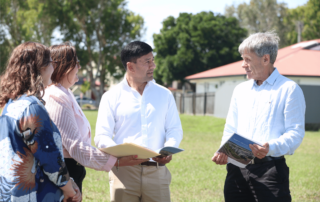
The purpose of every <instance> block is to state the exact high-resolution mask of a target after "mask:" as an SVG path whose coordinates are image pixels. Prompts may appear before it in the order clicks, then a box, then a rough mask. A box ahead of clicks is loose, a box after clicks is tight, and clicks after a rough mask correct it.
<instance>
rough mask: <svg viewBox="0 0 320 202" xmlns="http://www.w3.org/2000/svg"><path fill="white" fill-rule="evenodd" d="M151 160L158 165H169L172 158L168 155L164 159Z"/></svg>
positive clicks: (154, 158)
mask: <svg viewBox="0 0 320 202" xmlns="http://www.w3.org/2000/svg"><path fill="white" fill-rule="evenodd" d="M152 160H154V161H155V162H158V163H160V164H167V163H170V161H171V160H172V156H171V155H170V156H165V157H153V158H152Z"/></svg>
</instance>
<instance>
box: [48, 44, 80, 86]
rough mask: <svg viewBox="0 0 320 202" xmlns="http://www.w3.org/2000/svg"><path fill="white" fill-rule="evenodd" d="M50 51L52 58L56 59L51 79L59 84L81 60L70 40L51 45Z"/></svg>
mask: <svg viewBox="0 0 320 202" xmlns="http://www.w3.org/2000/svg"><path fill="white" fill-rule="evenodd" d="M50 53H51V57H52V60H54V61H55V64H54V65H53V67H54V71H53V73H52V76H51V80H52V83H53V84H57V83H59V82H60V81H61V80H62V79H63V78H64V77H65V76H68V74H69V72H71V71H72V70H73V69H74V68H75V67H76V65H77V63H78V62H79V60H78V57H77V52H76V49H75V47H74V46H72V44H71V43H70V42H65V43H62V44H59V45H53V46H51V47H50Z"/></svg>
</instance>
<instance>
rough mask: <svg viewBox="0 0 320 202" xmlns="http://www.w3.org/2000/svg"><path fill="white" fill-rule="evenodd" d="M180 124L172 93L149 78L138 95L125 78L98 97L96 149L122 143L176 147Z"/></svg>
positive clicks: (148, 146) (149, 146)
mask: <svg viewBox="0 0 320 202" xmlns="http://www.w3.org/2000/svg"><path fill="white" fill-rule="evenodd" d="M181 140H182V127H181V122H180V118H179V114H178V111H177V107H176V103H175V100H174V98H173V96H172V93H171V92H170V91H169V90H168V89H166V88H164V87H162V86H160V85H158V84H156V83H155V82H154V81H150V82H148V83H147V85H146V86H145V88H144V91H143V94H142V95H140V94H139V92H137V91H136V90H135V89H133V88H131V87H130V86H129V85H128V82H127V79H126V77H124V79H123V81H122V82H120V83H119V84H118V85H117V86H115V87H114V88H112V89H110V90H109V91H107V92H106V93H105V94H104V95H103V96H102V99H101V102H100V106H99V112H98V119H97V124H96V135H95V138H94V141H95V144H96V146H97V147H98V148H106V147H110V146H114V145H117V144H122V143H129V142H130V143H135V144H137V145H140V146H143V147H146V148H149V149H151V150H154V151H156V150H158V149H160V148H162V147H164V146H174V147H179V144H180V142H181Z"/></svg>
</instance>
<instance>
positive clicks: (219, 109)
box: [214, 78, 246, 118]
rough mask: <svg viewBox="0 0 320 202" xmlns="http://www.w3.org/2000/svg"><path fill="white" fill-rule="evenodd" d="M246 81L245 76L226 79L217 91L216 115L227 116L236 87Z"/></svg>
mask: <svg viewBox="0 0 320 202" xmlns="http://www.w3.org/2000/svg"><path fill="white" fill-rule="evenodd" d="M244 81H246V79H244V78H238V79H235V80H229V81H225V83H223V84H222V85H221V86H220V87H219V89H218V90H217V91H216V93H215V104H214V116H215V117H219V118H227V115H228V111H229V107H230V102H231V97H232V94H233V90H234V88H235V87H236V86H237V85H238V84H240V83H242V82H244Z"/></svg>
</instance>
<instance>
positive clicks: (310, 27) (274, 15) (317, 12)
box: [225, 0, 320, 47]
mask: <svg viewBox="0 0 320 202" xmlns="http://www.w3.org/2000/svg"><path fill="white" fill-rule="evenodd" d="M225 15H226V16H235V17H237V19H238V20H239V21H240V25H241V26H242V27H244V28H246V29H248V31H249V34H252V33H256V32H265V31H270V30H275V31H276V32H277V33H278V35H279V36H280V39H281V41H280V47H284V46H288V45H291V44H295V43H297V42H298V32H299V29H301V32H302V33H301V41H306V40H311V39H318V38H320V1H319V0H309V1H308V2H307V4H306V5H303V6H299V7H297V8H293V9H288V8H287V5H286V4H285V3H277V1H276V0H251V1H250V3H249V4H246V3H242V4H239V5H238V6H237V7H236V6H234V5H231V6H227V7H226V9H225Z"/></svg>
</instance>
